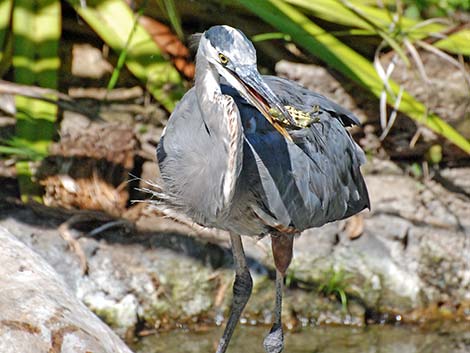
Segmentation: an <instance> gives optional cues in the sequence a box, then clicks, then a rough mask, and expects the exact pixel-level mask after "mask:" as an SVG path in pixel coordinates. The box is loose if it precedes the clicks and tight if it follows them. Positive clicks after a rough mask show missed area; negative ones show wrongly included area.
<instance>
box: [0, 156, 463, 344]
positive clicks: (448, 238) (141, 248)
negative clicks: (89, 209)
mask: <svg viewBox="0 0 470 353" xmlns="http://www.w3.org/2000/svg"><path fill="white" fill-rule="evenodd" d="M371 163H376V162H371ZM385 165H386V166H387V167H386V168H383V166H384V163H382V162H381V163H379V164H378V165H377V166H370V168H369V170H370V171H371V172H372V173H373V174H368V175H367V176H366V182H367V185H368V187H369V190H370V195H371V203H372V211H371V212H367V211H364V212H363V213H362V215H360V216H359V217H362V218H363V219H362V221H361V222H362V224H363V229H362V232H361V234H360V235H359V236H358V237H355V238H351V237H350V234H348V227H346V226H345V221H341V222H336V223H331V224H327V225H325V226H324V227H321V228H318V229H312V230H309V231H306V232H305V233H304V234H302V235H301V236H300V237H298V238H297V239H296V241H295V248H294V260H293V262H292V265H291V267H290V269H289V271H288V274H287V282H288V283H289V285H290V288H288V289H287V291H286V296H285V300H284V309H283V313H284V316H285V319H286V323H287V324H288V325H289V327H295V326H296V325H298V324H299V322H315V323H353V324H356V325H364V324H365V322H366V321H368V320H372V321H382V320H385V321H393V318H394V317H395V316H396V315H400V316H399V317H400V320H404V321H414V320H422V319H424V316H423V315H421V314H420V313H421V312H422V311H423V310H424V311H426V310H427V311H426V317H425V318H426V319H433V318H436V317H441V316H440V315H444V314H445V315H447V316H446V317H448V316H449V314H448V312H450V313H451V315H454V316H455V315H461V316H463V317H464V318H466V319H468V316H469V315H470V311H469V310H463V309H462V310H461V308H467V307H468V303H470V298H469V295H468V293H470V269H469V268H468V266H467V264H468V258H467V257H468V255H467V254H468V247H469V246H470V244H469V242H468V240H467V239H468V238H467V237H468V234H469V233H470V217H469V216H470V202H469V197H468V195H467V194H466V191H465V190H466V189H467V186H468V185H467V182H466V180H467V179H468V173H469V170H468V168H453V169H452V170H442V173H441V174H442V178H445V179H446V180H447V181H448V183H447V184H443V183H439V182H437V181H436V180H430V181H424V182H421V181H418V180H416V179H413V178H411V177H410V176H408V175H406V174H403V172H401V171H400V169H399V168H397V167H396V166H394V165H393V163H391V162H388V163H386V164H385ZM381 170H382V171H383V173H380V171H381ZM452 181H455V182H454V183H451V184H449V183H450V182H452ZM452 185H453V186H452ZM59 214H60V212H59V210H56V213H55V214H54V215H55V217H57V218H51V217H50V216H49V217H44V216H43V215H41V214H36V213H34V212H33V211H32V210H31V209H30V208H28V207H16V208H15V207H11V205H4V206H3V210H2V207H1V203H0V226H3V227H5V228H7V229H9V230H10V231H11V232H12V233H13V234H15V235H16V236H17V237H18V238H20V239H21V240H22V241H23V242H24V243H25V244H27V245H28V246H30V247H32V248H33V249H35V251H37V252H38V253H40V254H41V256H43V257H44V258H45V259H47V261H48V262H49V263H50V264H51V265H52V266H53V267H54V268H55V269H56V270H57V271H58V272H59V274H61V275H62V276H63V277H64V279H65V280H66V282H67V284H68V285H69V286H70V287H71V288H72V289H73V290H74V292H75V293H76V295H77V297H78V298H79V299H80V300H82V301H83V302H84V303H85V304H86V305H87V306H88V307H90V308H91V309H92V310H93V311H95V312H96V313H97V314H98V315H99V316H100V317H101V318H103V319H104V320H105V321H106V322H107V323H108V324H110V325H111V326H112V327H113V328H114V329H116V330H117V332H118V333H119V334H121V335H123V336H126V335H127V334H128V333H129V332H131V333H132V332H133V330H134V329H135V327H142V326H145V327H157V328H158V327H174V326H175V325H177V324H178V325H182V324H183V325H192V324H194V323H198V322H205V321H206V320H208V319H209V320H210V321H212V322H214V321H215V322H220V321H221V320H222V318H223V316H224V315H225V314H226V313H227V312H228V308H229V306H230V300H231V285H232V281H233V270H232V269H231V267H232V259H231V254H230V250H229V249H230V247H229V242H228V237H227V235H226V234H225V233H224V232H221V231H211V230H201V229H198V228H197V227H194V228H190V227H188V226H185V225H181V224H178V223H175V222H173V221H171V220H169V219H166V218H162V217H161V216H158V215H155V214H153V213H152V212H150V209H149V210H147V211H146V215H145V214H144V215H141V216H140V218H138V221H137V224H136V225H137V228H138V229H139V230H140V231H139V232H132V233H129V232H125V231H121V230H116V229H110V230H108V231H106V232H105V233H103V234H102V235H101V236H100V237H99V238H91V237H86V236H85V237H82V238H80V239H79V243H80V245H81V246H82V248H83V250H84V252H85V254H86V255H87V259H88V265H89V272H88V275H86V276H83V275H82V274H81V272H80V267H79V260H78V258H77V256H76V255H75V254H73V253H71V252H70V251H68V249H67V244H66V243H65V241H64V240H63V239H62V238H61V237H60V236H59V234H58V231H57V228H58V226H59V225H60V224H61V222H63V221H64V219H66V217H67V216H65V215H62V216H59ZM134 216H135V215H134ZM136 218H137V217H136ZM97 226H98V224H96V223H94V224H90V225H88V226H86V225H82V228H81V231H82V232H84V234H86V231H87V229H88V230H91V229H93V227H97ZM87 227H88V228H87ZM466 234H467V235H466ZM244 244H245V249H246V253H247V256H248V264H249V266H250V269H251V271H252V273H253V277H254V289H253V295H252V298H251V299H250V301H249V302H248V305H247V307H246V310H245V312H244V320H245V321H246V322H248V323H257V322H261V323H269V322H270V320H271V319H272V310H273V306H274V282H273V273H274V272H273V261H272V257H271V254H270V244H269V239H268V238H267V237H266V238H264V239H262V240H257V239H254V238H244ZM342 296H343V298H344V297H345V298H346V300H347V303H344V304H346V307H347V311H344V310H343V305H342V303H341V297H342ZM443 303H444V304H443ZM442 305H444V307H445V310H441V309H439V308H440V307H442ZM429 308H435V309H432V310H430V309H429ZM428 309H429V310H428ZM444 311H446V312H447V313H444ZM445 315H444V316H445Z"/></svg>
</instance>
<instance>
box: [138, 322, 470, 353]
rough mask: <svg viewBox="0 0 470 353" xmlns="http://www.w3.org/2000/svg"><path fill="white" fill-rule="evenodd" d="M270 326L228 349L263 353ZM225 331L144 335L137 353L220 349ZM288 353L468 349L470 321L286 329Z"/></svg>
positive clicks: (458, 352) (246, 330) (248, 330)
mask: <svg viewBox="0 0 470 353" xmlns="http://www.w3.org/2000/svg"><path fill="white" fill-rule="evenodd" d="M268 330H269V328H265V327H247V326H239V327H238V328H237V330H236V331H235V334H234V337H233V339H232V341H231V343H230V346H229V349H228V353H264V350H263V345H262V342H263V337H264V335H265V334H267V332H268ZM221 334H222V329H221V328H219V329H213V330H210V331H207V332H204V333H194V332H188V331H173V332H170V333H164V334H158V335H155V336H150V337H146V338H144V339H143V340H142V341H141V342H139V344H137V345H136V346H134V347H133V348H134V349H135V352H137V353H160V352H162V353H163V352H165V353H211V352H215V348H216V342H217V339H218V338H219V337H220V335H221ZM285 338H286V341H285V344H286V346H285V347H286V349H285V350H284V351H285V352H286V353H454V352H455V353H467V352H470V323H464V324H453V325H450V324H446V325H438V326H437V327H428V328H426V329H424V328H420V327H411V326H395V327H393V326H369V327H366V328H351V327H315V328H305V329H303V330H301V332H298V333H293V332H287V333H286V337H285Z"/></svg>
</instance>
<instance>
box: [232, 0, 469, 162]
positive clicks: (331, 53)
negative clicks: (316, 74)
mask: <svg viewBox="0 0 470 353" xmlns="http://www.w3.org/2000/svg"><path fill="white" fill-rule="evenodd" d="M238 1H239V2H240V3H241V4H243V5H245V6H246V7H247V8H248V9H250V10H251V11H253V12H254V13H256V14H257V15H258V16H260V17H261V18H262V19H264V20H265V21H266V22H268V23H270V24H271V25H272V26H274V27H276V28H277V29H278V30H280V31H282V32H284V33H286V34H289V35H290V36H291V38H292V39H293V40H294V41H295V42H296V43H297V44H298V45H300V46H302V47H303V48H305V49H306V50H308V51H309V52H310V53H311V54H313V55H315V56H317V57H319V58H320V59H322V60H323V61H324V62H325V63H327V64H328V65H329V66H331V67H332V68H334V69H336V70H338V71H340V72H341V73H342V74H344V75H345V76H347V77H349V78H350V79H351V80H353V81H355V82H357V83H359V84H360V85H362V86H363V87H365V88H366V89H368V90H369V91H370V92H372V93H373V94H374V95H375V96H376V97H380V94H381V92H382V90H383V88H384V87H383V83H382V80H381V79H380V77H379V75H378V74H377V72H376V71H375V69H374V67H373V65H372V64H371V63H370V62H369V61H368V60H367V59H366V58H364V57H363V56H361V55H360V54H358V53H357V52H355V51H354V50H353V49H351V48H349V47H348V46H346V45H344V44H343V43H342V42H341V41H339V40H338V39H337V38H335V37H334V36H332V35H330V34H329V33H327V32H326V31H325V30H323V29H322V28H321V27H319V26H317V25H316V24H315V23H313V22H312V21H311V20H310V19H309V18H307V17H306V16H305V15H303V14H302V13H300V12H299V11H298V10H297V9H295V8H294V7H292V6H290V5H288V4H287V3H286V2H284V1H281V0H270V1H261V0H254V1H252V0H238ZM389 86H390V90H391V93H392V94H388V95H387V101H388V103H389V104H391V105H394V103H395V97H396V96H397V95H398V93H399V90H400V87H399V86H398V85H397V84H396V83H395V82H393V81H389ZM398 110H399V111H401V112H403V113H405V114H406V115H408V116H409V117H410V118H412V119H413V120H415V121H417V122H418V123H420V124H424V125H425V126H427V127H428V128H430V129H431V130H433V131H435V132H437V133H439V134H441V135H442V136H444V137H446V138H447V139H449V140H450V141H451V142H453V143H454V144H455V145H457V146H459V147H460V148H461V149H462V150H464V151H465V152H467V153H470V143H469V141H467V140H466V139H465V138H464V137H463V136H462V135H460V134H459V133H458V132H457V131H456V130H455V129H454V128H452V127H451V126H450V125H448V124H447V123H446V122H444V121H443V120H442V119H441V118H439V116H437V115H436V114H428V112H427V109H426V107H425V106H424V104H422V103H420V102H419V101H417V100H416V99H415V98H414V97H412V96H411V95H410V94H409V93H407V92H403V95H402V99H401V103H400V105H399V107H398Z"/></svg>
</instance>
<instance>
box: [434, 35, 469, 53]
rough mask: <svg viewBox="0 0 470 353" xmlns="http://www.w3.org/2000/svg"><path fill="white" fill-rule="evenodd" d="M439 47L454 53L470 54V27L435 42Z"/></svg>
mask: <svg viewBox="0 0 470 353" xmlns="http://www.w3.org/2000/svg"><path fill="white" fill-rule="evenodd" d="M434 46H436V47H437V48H439V49H442V50H446V51H448V52H450V53H454V54H463V55H470V29H463V30H461V31H459V32H456V33H453V34H451V35H449V36H448V37H447V38H444V39H441V40H439V41H437V42H436V43H434Z"/></svg>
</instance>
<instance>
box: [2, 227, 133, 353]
mask: <svg viewBox="0 0 470 353" xmlns="http://www.w3.org/2000/svg"><path fill="white" fill-rule="evenodd" d="M0 242H1V244H2V246H1V247H0V262H1V264H2V266H1V267H0V288H1V289H0V351H1V352H4V353H9V352H11V353H29V352H31V353H41V352H44V353H46V352H49V353H52V352H85V351H86V352H96V353H98V352H99V353H104V352H109V353H131V351H130V350H129V348H127V347H126V345H125V344H124V343H123V342H122V341H121V340H120V339H119V338H118V336H117V335H116V334H114V333H113V332H112V331H111V330H110V329H109V327H107V326H106V325H105V324H104V323H103V322H101V321H100V320H99V319H98V318H97V317H96V316H95V315H94V314H93V313H91V312H90V310H89V309H87V308H86V307H85V306H84V305H83V304H82V303H81V302H79V301H78V300H77V299H76V297H75V295H74V293H73V292H72V291H70V290H69V289H68V288H67V286H66V284H65V283H64V282H63V280H62V279H61V278H60V277H59V275H58V274H57V273H56V272H55V270H54V269H53V268H52V267H51V266H50V265H49V264H47V263H46V262H45V261H44V260H43V259H42V258H41V257H40V256H39V255H38V254H36V253H35V252H33V251H32V250H31V249H30V248H28V247H27V246H25V245H24V244H23V243H22V242H20V241H18V240H17V239H16V238H15V237H14V236H13V235H12V234H10V233H9V232H8V231H7V230H6V229H5V228H3V227H0Z"/></svg>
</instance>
